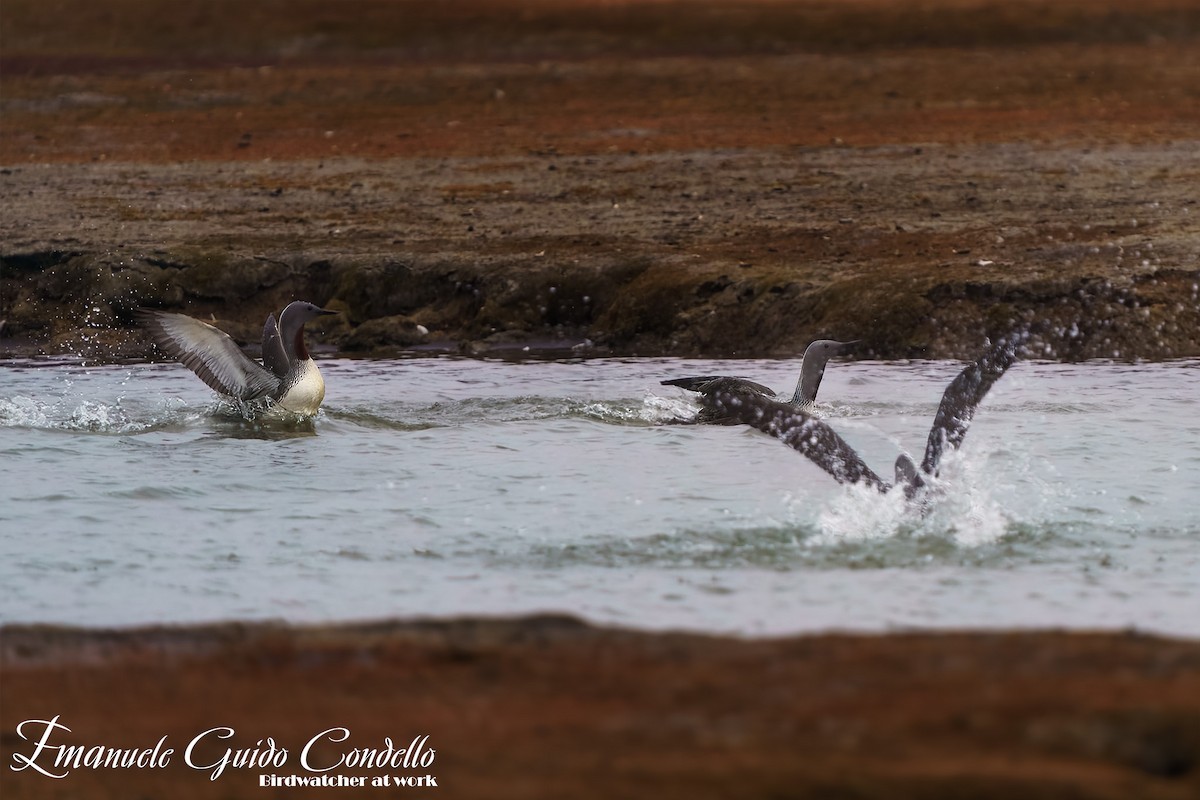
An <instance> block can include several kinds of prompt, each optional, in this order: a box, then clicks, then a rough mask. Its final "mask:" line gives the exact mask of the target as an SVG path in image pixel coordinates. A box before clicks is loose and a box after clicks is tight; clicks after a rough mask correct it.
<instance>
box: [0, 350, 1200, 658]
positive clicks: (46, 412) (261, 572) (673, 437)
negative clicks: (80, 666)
mask: <svg viewBox="0 0 1200 800" xmlns="http://www.w3.org/2000/svg"><path fill="white" fill-rule="evenodd" d="M795 366H796V365H795V363H794V362H788V361H749V362H706V361H680V360H674V359H600V360H589V361H580V360H573V361H563V362H553V361H527V362H503V361H489V360H473V359H462V358H451V357H439V358H424V359H409V360H391V361H351V360H326V361H322V362H321V369H322V372H323V374H324V375H325V378H326V381H327V386H328V389H327V396H326V405H325V407H324V409H323V410H322V412H321V413H320V414H319V415H318V416H317V417H316V418H315V419H311V420H295V419H292V420H287V419H282V420H281V419H276V418H272V417H270V416H263V415H257V416H255V418H253V419H249V420H248V419H245V418H244V417H243V416H242V415H241V414H240V413H239V412H238V410H237V409H234V408H232V407H230V406H229V405H227V404H225V403H222V402H221V401H219V400H217V399H216V398H214V397H213V395H211V393H210V392H209V391H208V390H207V389H206V388H205V387H204V386H203V385H202V384H201V383H200V382H199V381H197V380H196V379H195V377H194V376H192V375H191V374H190V373H188V372H187V371H186V370H184V369H183V368H181V367H178V366H175V365H140V364H135V365H114V366H105V367H91V368H89V367H84V366H82V365H80V364H78V363H73V362H70V361H61V360H60V361H54V362H49V361H14V362H7V363H5V364H0V498H2V500H0V565H2V566H0V582H2V583H3V585H4V586H5V587H6V599H5V602H4V604H3V607H2V608H0V619H3V620H11V621H63V622H74V623H84V624H96V625H101V624H129V623H140V622H156V621H190V620H200V619H220V618H263V617H282V618H286V619H294V620H316V619H347V618H354V619H358V618H365V617H380V616H412V615H425V614H453V613H509V612H522V611H533V610H556V611H566V612H573V613H578V614H581V615H584V616H587V617H589V618H592V619H596V620H603V621H613V622H618V623H622V624H628V625H637V626H640V627H650V628H664V627H688V628H695V629H704V630H720V631H738V632H742V633H750V634H756V633H776V632H786V631H796V630H811V629H817V628H829V627H837V628H859V629H863V628H865V629H881V628H888V627H893V626H963V625H970V626H995V625H1002V626H1011V625H1023V626H1030V625H1032V626H1044V625H1067V626H1070V625H1081V626H1089V627H1113V626H1138V627H1143V628H1148V629H1153V630H1163V631H1169V632H1174V633H1185V634H1191V635H1195V634H1198V633H1200V619H1198V618H1197V617H1196V615H1195V614H1194V613H1192V612H1191V611H1190V609H1191V607H1192V606H1193V605H1194V592H1195V587H1196V586H1197V585H1200V555H1197V553H1198V552H1200V549H1198V548H1197V546H1196V545H1197V540H1198V538H1200V512H1198V511H1197V510H1196V504H1195V502H1194V498H1195V497H1197V496H1200V414H1198V413H1197V411H1198V410H1200V370H1198V369H1197V366H1198V364H1197V362H1195V361H1190V362H1171V363H1165V364H1138V365H1128V364H1111V363H1094V364H1074V365H1061V364H1049V363H1022V364H1019V365H1018V366H1017V367H1014V368H1013V370H1011V372H1010V373H1009V375H1008V376H1006V377H1005V378H1004V379H1003V380H1002V381H1001V382H1000V383H999V384H998V385H997V386H996V388H995V389H994V390H993V391H992V394H991V395H989V397H988V398H987V400H986V401H985V402H984V404H983V406H982V407H981V409H980V411H979V413H978V415H977V417H976V420H975V424H974V426H973V427H972V430H971V432H970V434H969V436H968V437H967V440H966V444H965V445H964V447H963V450H962V451H961V452H960V453H958V454H955V455H954V456H953V457H951V458H949V459H948V461H947V462H946V463H945V465H944V469H943V474H942V478H943V480H942V481H940V485H939V487H938V491H937V492H936V493H935V494H934V495H933V499H932V500H931V502H930V505H929V507H928V508H927V509H925V513H924V514H922V513H918V512H914V510H913V509H912V507H911V506H910V505H908V504H906V503H905V502H904V501H903V497H902V496H901V493H899V492H895V493H892V494H889V495H881V494H879V493H877V492H874V491H870V490H866V489H862V488H858V487H841V486H838V485H837V484H835V483H834V482H833V481H832V480H831V479H830V478H829V477H828V476H827V475H826V474H825V473H823V472H821V471H820V470H819V469H818V468H816V467H815V466H813V465H812V464H810V463H808V462H807V461H806V460H805V459H803V458H802V457H800V456H799V455H797V454H796V453H795V452H793V451H791V450H790V449H788V448H786V447H784V446H782V445H780V444H779V443H778V442H775V441H774V440H771V439H769V438H767V437H765V436H763V435H761V434H758V433H757V432H754V431H751V430H748V429H745V428H726V427H708V426H691V425H665V424H662V423H665V422H669V421H671V420H675V419H680V418H687V417H689V416H690V415H691V414H692V413H693V411H694V405H693V404H692V400H691V398H690V396H689V395H688V394H687V393H685V392H682V391H680V390H677V389H674V388H669V387H662V386H660V385H659V380H661V379H662V378H664V377H674V376H678V375H686V374H743V375H749V376H753V377H754V378H755V379H756V380H760V381H762V382H764V383H767V384H768V385H779V386H784V385H789V384H790V383H791V382H792V381H793V380H794V371H795ZM959 368H960V365H959V364H956V363H952V362H915V363H879V362H858V363H835V364H833V365H831V367H830V368H829V370H828V372H827V373H826V378H825V383H824V384H823V386H822V395H821V396H822V400H823V402H822V404H821V405H820V410H821V413H822V414H823V415H824V416H825V417H826V418H827V419H828V420H829V421H830V423H831V424H832V425H833V426H834V427H835V428H836V429H837V430H838V431H839V432H840V433H841V434H842V435H843V436H844V437H845V438H846V439H847V440H848V441H849V442H850V443H851V444H852V445H853V446H854V447H855V448H856V449H858V450H859V452H860V453H862V455H863V457H864V458H865V459H866V461H867V462H868V463H869V464H871V465H872V466H874V467H875V468H876V469H877V470H881V471H883V472H884V473H885V474H887V473H890V464H891V461H892V460H893V459H894V458H895V454H896V452H897V451H907V452H910V453H919V452H920V451H921V450H922V449H923V447H924V437H925V435H926V433H927V432H928V429H929V422H930V419H931V418H932V415H933V412H934V409H935V408H936V406H937V402H938V400H939V398H940V395H941V391H942V389H943V388H944V387H945V384H946V383H947V382H948V381H949V380H950V378H951V377H953V376H954V374H956V373H957V371H958V369H959Z"/></svg>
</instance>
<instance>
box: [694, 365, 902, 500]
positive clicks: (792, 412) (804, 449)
mask: <svg viewBox="0 0 1200 800" xmlns="http://www.w3.org/2000/svg"><path fill="white" fill-rule="evenodd" d="M702 403H703V407H704V409H705V410H709V411H711V412H712V413H713V414H717V415H720V416H721V417H725V418H728V419H730V420H731V421H734V422H738V423H742V424H745V425H749V426H751V427H753V428H757V429H758V430H760V431H762V432H763V433H766V434H769V435H771V436H774V437H775V438H776V439H779V440H780V441H781V442H783V443H784V444H786V445H788V446H789V447H791V448H793V449H795V450H798V451H799V452H800V453H802V454H804V455H805V456H807V457H808V458H809V460H811V461H812V462H813V463H814V464H816V465H817V466H818V467H820V468H821V469H823V470H825V471H826V472H828V473H829V474H830V475H832V476H833V477H834V479H835V480H836V481H837V482H838V483H865V484H867V485H868V486H873V487H875V488H876V489H879V490H880V491H883V492H886V491H887V490H888V489H889V488H890V487H889V486H888V484H887V483H886V482H885V481H884V480H883V479H881V478H880V477H879V476H878V475H876V474H875V473H874V472H873V471H872V470H871V468H870V467H868V466H867V465H866V463H865V462H864V461H863V460H862V458H861V457H860V456H859V455H858V453H857V452H856V451H855V450H854V448H853V447H851V446H850V445H849V444H847V443H846V440H845V439H843V438H842V437H841V436H838V434H837V432H836V431H834V430H833V428H831V427H829V426H828V425H827V424H825V423H824V422H822V421H821V420H819V419H817V418H816V417H811V416H809V415H808V414H805V413H804V412H803V411H801V410H800V409H798V408H795V407H794V406H791V405H788V404H787V403H781V402H779V401H778V400H774V399H772V398H770V397H763V396H762V395H760V394H755V393H744V392H743V393H739V392H736V391H728V390H726V389H722V388H717V389H716V390H714V391H711V392H709V393H707V394H705V395H704V398H703V400H702Z"/></svg>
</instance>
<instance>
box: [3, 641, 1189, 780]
mask: <svg viewBox="0 0 1200 800" xmlns="http://www.w3.org/2000/svg"><path fill="white" fill-rule="evenodd" d="M0 642H2V650H0V653H2V660H0V666H2V667H3V681H2V682H0V696H2V698H3V717H4V719H3V730H4V734H3V736H2V737H0V745H2V747H3V750H4V753H3V758H4V762H5V764H8V763H10V761H11V757H12V754H13V753H14V752H16V753H23V754H28V753H29V752H30V750H31V745H30V743H28V742H25V741H22V740H21V739H20V738H19V737H17V736H16V735H15V726H16V725H17V724H18V723H19V722H20V721H22V720H24V719H47V718H49V715H53V714H61V715H62V719H61V721H62V723H63V724H66V725H68V727H70V728H71V730H72V733H71V734H62V735H61V736H62V738H61V742H62V743H73V744H74V743H87V744H89V745H91V744H97V743H102V744H106V745H109V746H124V747H132V746H139V747H148V746H152V745H153V744H154V742H156V741H158V739H159V738H160V737H162V736H164V735H165V736H167V737H168V744H169V745H173V746H175V747H176V748H177V750H176V757H175V758H174V760H173V761H172V763H171V764H170V765H168V766H167V767H166V768H164V769H153V770H152V769H144V770H129V771H122V770H102V769H100V770H90V769H79V770H75V771H74V772H72V774H70V775H69V776H68V777H67V778H65V779H62V780H56V781H52V780H49V779H47V778H45V777H43V776H40V775H35V774H31V773H30V772H29V771H26V772H21V773H8V774H6V777H5V781H4V782H5V796H6V797H9V798H33V797H52V796H83V795H86V796H88V797H94V798H105V797H130V796H171V797H178V798H191V797H197V798H199V797H223V798H233V797H249V796H259V795H260V794H261V793H262V792H263V791H268V790H264V789H261V788H259V787H258V775H259V773H260V772H264V771H265V772H269V773H280V774H293V773H299V774H305V773H304V771H303V770H302V769H300V767H299V766H298V758H299V751H300V749H301V748H302V747H303V745H304V743H305V742H306V741H308V740H309V739H310V738H311V737H313V736H315V735H316V734H318V733H319V732H321V731H323V730H326V729H327V728H330V727H334V726H342V727H345V728H347V729H349V731H350V733H351V738H350V740H349V741H348V742H347V743H346V747H349V746H361V747H382V746H383V741H384V738H385V737H389V736H390V737H392V738H393V739H394V740H397V741H399V742H401V744H399V745H398V746H404V745H406V744H407V743H408V742H409V741H410V740H411V739H412V738H413V737H415V736H418V735H428V736H429V737H430V739H429V742H428V745H427V746H429V747H433V748H435V749H436V750H437V753H436V760H435V761H434V763H433V764H432V765H431V766H430V767H428V768H425V769H421V770H417V771H413V770H407V772H411V773H412V774H418V773H419V774H421V775H424V774H433V775H435V776H436V778H437V779H438V790H437V792H436V794H435V793H432V792H431V793H429V796H439V797H523V798H537V797H566V796H569V797H578V798H587V797H612V796H613V795H614V794H619V795H620V796H623V797H655V798H660V797H764V796H787V797H830V796H838V797H861V798H869V797H880V798H883V797H887V798H896V797H910V798H917V797H921V798H935V797H964V796H971V797H997V798H999V797H1013V796H1015V795H1022V796H1033V797H1077V798H1127V797H1143V798H1184V797H1193V796H1195V793H1196V792H1197V790H1198V789H1200V644H1196V643H1194V642H1179V641H1172V640H1166V639H1160V638H1155V637H1151V636H1144V635H1136V634H1091V633H994V634H984V633H971V634H967V633H945V634H931V633H912V634H895V635H889V636H852V635H826V636H802V637H796V638H788V639H777V640H739V639H728V638H718V637H709V636H697V635H686V634H657V635H656V634H648V633H638V632H634V631H628V630H620V629H611V628H595V627H591V626H588V625H585V624H583V623H580V622H577V621H575V620H572V619H568V618H561V617H534V618H526V619H515V620H484V619H462V620H449V621H429V622H381V623H376V624H363V625H348V626H336V627H331V626H322V627H288V626H283V625H271V624H229V625H217V626H209V627H191V628H157V629H144V630H129V631H86V630H74V629H56V628H44V627H13V626H9V627H7V628H5V629H3V630H2V638H0ZM216 725H227V726H230V727H232V728H234V729H235V730H236V735H235V737H234V738H233V739H232V740H230V741H229V742H222V743H221V744H222V746H226V745H227V746H231V747H235V748H236V747H253V746H254V743H255V740H258V739H261V738H262V737H266V736H271V737H273V738H274V740H275V742H276V743H277V745H278V746H280V747H284V748H286V749H287V750H288V751H289V753H290V754H291V756H290V761H289V763H288V765H287V766H286V767H285V768H282V769H270V770H250V769H231V770H229V771H228V772H226V773H225V774H224V775H222V776H221V777H220V778H218V779H217V780H216V781H210V780H209V779H208V773H207V772H200V771H196V770H192V769H188V768H187V767H186V766H185V765H184V764H183V758H182V749H183V748H184V747H185V746H186V743H187V742H188V741H189V740H190V739H191V738H192V737H194V736H196V735H197V734H199V733H200V732H202V731H204V730H207V729H208V728H210V727H213V726H216ZM326 744H328V743H326ZM346 747H343V749H342V750H337V749H336V748H335V747H334V745H332V744H329V746H328V747H324V748H318V750H317V751H316V752H318V753H319V757H320V758H325V757H326V756H328V757H329V758H330V759H331V762H330V763H332V759H334V758H335V756H336V754H338V753H341V752H343V751H344V750H345V749H346ZM198 752H202V753H204V754H205V760H211V759H207V756H208V755H209V754H208V751H207V750H202V751H198ZM214 752H215V751H214ZM194 763H201V761H200V759H199V758H197V759H196V761H195V762H194ZM396 771H397V772H405V770H396ZM7 772H8V771H7V770H6V773H7ZM328 774H331V775H336V774H346V775H373V774H376V771H371V770H361V769H337V770H335V771H333V772H331V773H328ZM324 791H330V790H328V789H326V790H324ZM393 791H394V789H393ZM288 796H290V795H288Z"/></svg>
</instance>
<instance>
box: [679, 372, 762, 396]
mask: <svg viewBox="0 0 1200 800" xmlns="http://www.w3.org/2000/svg"><path fill="white" fill-rule="evenodd" d="M662 385H663V386H678V387H679V388H680V389H686V390H687V391H689V392H700V393H701V394H707V393H709V392H714V391H716V390H717V389H725V390H728V391H745V392H754V393H756V394H761V395H764V396H766V397H774V396H775V392H774V391H772V390H771V388H770V387H769V386H763V385H762V384H761V383H755V382H754V381H751V380H746V379H745V378H721V377H716V376H712V375H709V376H705V377H701V378H672V379H671V380H669V381H663V382H662Z"/></svg>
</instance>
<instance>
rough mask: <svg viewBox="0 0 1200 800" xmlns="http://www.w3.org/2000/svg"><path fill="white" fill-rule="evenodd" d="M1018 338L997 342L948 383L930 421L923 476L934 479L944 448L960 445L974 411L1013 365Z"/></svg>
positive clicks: (1015, 358)
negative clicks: (931, 423) (929, 476)
mask: <svg viewBox="0 0 1200 800" xmlns="http://www.w3.org/2000/svg"><path fill="white" fill-rule="evenodd" d="M1019 338H1020V337H1006V338H1003V339H999V340H997V342H996V344H994V345H993V346H992V347H991V348H990V349H989V350H988V351H987V352H986V353H984V354H983V356H982V357H981V358H980V359H979V360H978V361H976V362H975V363H974V364H969V365H968V366H967V367H966V369H964V370H963V371H962V372H960V373H958V376H957V377H956V378H955V379H954V380H952V381H950V385H949V386H947V387H946V391H945V392H944V393H943V394H942V402H941V404H940V405H938V410H937V414H936V415H935V416H934V418H933V427H932V428H930V429H929V440H928V441H927V442H926V444H925V458H924V459H923V460H922V461H921V470H922V471H923V472H925V473H926V474H928V475H936V474H937V469H938V464H939V463H940V462H941V460H942V455H943V454H944V453H945V451H946V448H947V447H949V448H951V449H957V448H958V446H959V445H961V444H962V441H963V438H964V437H965V436H966V435H967V429H968V428H969V427H971V418H972V417H974V416H975V409H976V408H978V406H979V404H980V403H981V402H982V401H983V398H984V396H985V395H986V394H987V393H988V390H989V389H991V388H992V385H993V384H994V383H995V382H996V381H998V380H1000V377H1001V376H1002V375H1004V373H1005V372H1006V371H1007V370H1008V368H1009V367H1011V366H1012V365H1013V364H1014V363H1015V362H1016V360H1017V347H1018V345H1019V344H1020V342H1019Z"/></svg>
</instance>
